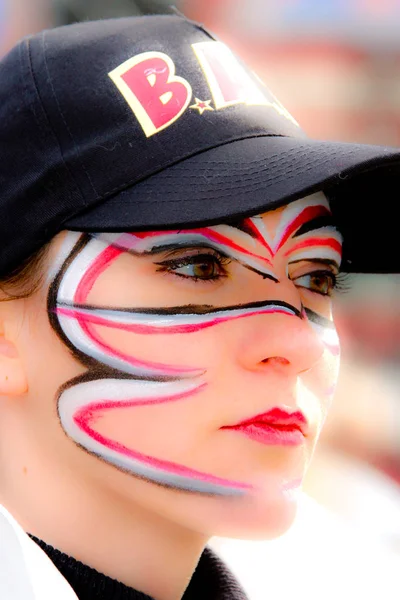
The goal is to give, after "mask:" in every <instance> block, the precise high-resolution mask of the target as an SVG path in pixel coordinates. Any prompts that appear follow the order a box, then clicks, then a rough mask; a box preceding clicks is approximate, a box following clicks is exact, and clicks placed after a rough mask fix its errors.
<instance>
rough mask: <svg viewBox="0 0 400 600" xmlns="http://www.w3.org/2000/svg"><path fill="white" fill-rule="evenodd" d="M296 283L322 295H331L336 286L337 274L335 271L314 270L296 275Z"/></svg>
mask: <svg viewBox="0 0 400 600" xmlns="http://www.w3.org/2000/svg"><path fill="white" fill-rule="evenodd" d="M293 281H294V283H295V284H296V285H297V286H298V287H301V288H305V289H307V290H310V291H311V292H315V293H317V294H321V295H322V296H331V295H332V294H333V291H334V289H335V287H336V281H337V276H336V275H335V273H333V271H329V270H326V271H313V272H312V273H307V274H305V275H301V276H300V277H296V278H294V279H293Z"/></svg>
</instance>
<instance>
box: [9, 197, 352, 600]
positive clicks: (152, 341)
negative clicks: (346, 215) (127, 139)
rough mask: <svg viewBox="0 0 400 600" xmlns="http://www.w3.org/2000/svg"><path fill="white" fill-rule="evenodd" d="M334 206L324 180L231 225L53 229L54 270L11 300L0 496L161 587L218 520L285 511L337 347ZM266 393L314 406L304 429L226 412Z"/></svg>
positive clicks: (243, 527)
mask: <svg viewBox="0 0 400 600" xmlns="http://www.w3.org/2000/svg"><path fill="white" fill-rule="evenodd" d="M328 225H329V209H328V203H327V201H326V199H325V197H324V196H323V195H322V194H315V195H313V196H310V197H308V198H306V199H302V200H301V201H297V202H295V203H292V204H291V205H289V207H284V208H281V209H278V210H275V211H271V212H268V213H265V214H264V215H262V216H261V217H257V218H256V219H253V220H252V221H247V222H246V223H243V222H242V223H240V224H232V225H231V226H229V227H228V226H226V225H224V226H217V227H212V228H206V229H204V228H203V229H201V230H200V229H198V230H180V232H168V233H166V234H160V233H157V232H153V233H152V234H151V235H149V234H145V235H139V234H138V235H137V236H135V235H133V236H131V235H125V236H123V237H122V238H121V236H120V235H118V236H113V235H110V234H102V235H100V236H98V237H97V236H95V237H94V238H92V237H89V238H87V237H85V236H80V234H72V233H63V234H60V235H59V236H57V238H55V240H54V241H53V243H52V245H51V248H50V252H49V256H48V258H47V263H46V267H45V268H46V269H47V277H46V282H45V284H44V285H43V286H41V288H40V289H39V290H38V291H37V292H35V293H34V294H33V295H31V296H30V297H29V298H27V299H24V300H12V301H7V302H2V303H0V315H1V322H2V341H1V343H0V393H1V395H2V405H1V406H2V408H1V410H2V418H1V419H0V440H1V441H0V477H1V482H2V483H1V493H0V499H1V501H2V503H3V504H4V505H5V506H6V507H7V508H8V509H9V510H10V511H11V512H12V514H13V515H14V516H15V517H16V518H17V519H18V521H19V522H20V523H21V524H22V526H23V527H24V528H25V530H27V531H29V532H30V533H32V534H34V535H37V536H38V537H40V538H41V539H44V540H45V541H46V542H47V543H50V544H52V545H54V546H55V547H57V548H59V549H61V550H62V551H64V552H66V553H68V554H70V555H72V556H74V557H75V558H77V559H78V560H81V561H82V562H84V563H86V564H89V565H90V566H92V567H94V568H96V569H97V570H99V571H101V572H103V573H105V574H107V575H109V576H111V577H113V578H116V579H118V580H120V581H123V582H124V583H126V584H127V585H130V586H132V587H135V588H136V589H139V590H141V591H143V592H145V593H147V594H149V595H151V596H153V597H154V598H156V599H157V600H170V599H171V600H172V599H176V598H179V597H181V596H182V594H183V591H184V589H185V587H186V585H187V581H188V580H189V578H190V575H191V573H192V572H193V570H194V568H195V565H196V562H197V560H198V558H199V556H200V554H201V551H202V549H203V548H204V545H205V544H206V542H207V540H208V539H209V538H210V537H211V536H212V535H220V536H228V537H229V536H230V537H244V538H248V539H252V538H273V537H275V536H277V535H280V534H281V533H283V532H284V531H285V530H287V528H288V527H289V526H290V524H291V522H292V521H293V518H294V516H295V512H296V496H297V494H296V492H295V490H296V489H297V488H298V487H299V485H300V483H301V479H302V477H303V475H304V472H305V470H306V469H307V466H308V464H309V462H310V459H311V456H312V453H313V450H314V447H315V443H316V441H317V438H318V435H319V432H320V430H321V427H322V424H323V421H324V418H325V415H326V413H327V410H328V407H329V404H330V402H331V398H332V392H333V389H334V385H335V382H336V378H337V372H338V365H339V352H338V342H337V338H336V334H335V332H334V329H333V327H332V310H331V309H332V306H331V305H332V297H331V291H332V288H333V287H334V286H333V281H334V279H335V275H336V273H337V271H338V266H339V265H338V263H339V262H340V243H341V239H340V235H339V234H338V233H337V231H336V230H335V229H334V228H333V227H331V226H328ZM138 240H139V241H138ZM157 240H158V241H157ZM139 242H140V243H139ZM77 244H78V245H77ZM157 244H160V245H161V246H164V249H158V250H155V248H157ZM187 244H189V246H188V247H187ZM128 246H130V247H129V249H128ZM165 246H168V248H165ZM128 250H129V251H128ZM71 252H72V254H71ZM219 252H223V254H224V257H223V258H221V255H220V254H219ZM68 257H69V258H68ZM66 259H67V262H65V261H66ZM96 261H97V262H96ZM171 261H172V262H171ZM93 265H95V266H93ZM193 275H197V278H196V277H193ZM194 306H195V307H196V310H194V308H193V307H194ZM171 307H172V308H171ZM227 308H228V309H229V310H227ZM164 313H166V314H164ZM112 322H113V323H114V325H112ZM115 323H117V325H115ZM138 323H139V325H140V327H138ZM148 390H150V392H149V391H148ZM274 407H279V408H283V409H286V410H288V411H289V412H293V411H301V412H302V413H303V415H304V417H305V418H306V420H307V434H306V435H305V436H303V437H302V439H301V443H298V444H296V445H283V444H278V443H275V444H266V443H261V442H260V441H255V440H254V439H250V438H249V437H247V436H245V435H243V434H242V433H241V432H238V431H235V430H232V429H227V428H226V427H227V426H231V425H233V424H235V423H238V422H240V421H243V420H244V419H248V418H250V417H252V416H254V415H257V414H260V413H264V412H266V411H268V410H270V409H272V408H274ZM292 488H293V489H292ZM154 573H156V574H157V576H156V577H154Z"/></svg>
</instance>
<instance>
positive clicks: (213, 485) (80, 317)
mask: <svg viewBox="0 0 400 600" xmlns="http://www.w3.org/2000/svg"><path fill="white" fill-rule="evenodd" d="M329 214H330V212H329V207H328V205H327V204H326V205H325V204H324V203H323V202H322V204H321V199H320V198H318V201H317V200H315V204H312V205H311V206H310V201H309V200H308V202H306V203H304V202H303V201H298V202H295V203H293V204H292V205H289V207H287V208H286V209H285V210H284V211H283V213H282V217H281V220H280V222H279V226H278V228H277V230H276V234H275V236H274V237H273V238H272V239H271V238H270V237H269V235H268V232H267V230H266V228H265V225H264V222H263V220H262V218H260V217H254V218H251V219H245V220H244V221H243V222H242V223H240V224H239V225H235V226H233V225H218V226H215V227H206V228H201V229H195V230H183V231H182V230H181V231H179V232H178V231H174V232H149V233H134V234H131V233H125V234H99V235H96V236H88V235H82V236H80V237H79V239H78V241H77V237H76V234H72V233H69V234H67V241H66V245H68V244H69V250H70V253H69V257H68V259H67V260H66V261H65V262H64V265H63V267H62V269H61V270H60V271H59V273H58V274H57V276H56V277H55V279H54V281H53V284H52V287H51V290H50V294H49V313H50V318H51V321H52V324H53V326H54V328H55V329H56V331H57V332H58V333H59V334H60V335H61V337H62V338H63V339H64V341H65V342H66V343H67V344H68V345H69V347H70V348H71V349H72V351H73V352H74V354H75V356H76V357H77V358H78V360H79V361H80V362H81V363H83V364H84V365H86V366H87V368H88V371H87V373H85V374H84V375H83V376H80V377H77V378H75V379H74V380H72V381H71V382H69V383H68V384H67V385H65V386H64V387H63V388H62V389H61V392H60V395H59V398H58V412H59V418H60V422H61V425H62V427H63V429H64V431H65V432H66V433H67V435H68V436H69V437H70V438H71V439H72V440H73V441H74V442H75V443H77V444H79V445H80V446H81V447H82V448H84V449H86V450H87V451H88V452H90V453H92V454H94V455H96V456H98V457H100V458H102V459H103V460H105V461H107V462H108V463H110V464H112V465H114V466H116V467H118V468H120V469H122V470H124V471H126V472H129V473H131V474H133V475H135V476H138V477H142V478H145V479H148V480H150V481H152V482H155V483H158V484H161V485H164V486H169V487H174V488H178V489H183V490H186V491H194V492H200V493H205V494H226V495H236V494H242V493H245V492H246V491H250V490H251V489H252V487H251V486H250V485H248V484H246V483H244V482H241V481H231V480H227V479H224V478H221V477H216V476H215V475H213V474H210V473H205V472H201V471H198V470H194V469H190V468H188V467H187V466H184V465H180V464H176V463H173V462H169V461H166V460H162V459H159V458H156V457H151V456H148V455H145V454H143V453H141V452H138V451H136V450H134V449H132V448H128V447H127V446H124V445H123V444H121V443H119V442H117V441H115V440H113V439H110V438H107V437H106V436H104V435H101V434H99V433H98V432H97V431H96V429H95V427H94V424H95V422H96V419H98V418H99V417H100V416H101V415H103V414H105V413H106V412H107V411H110V410H115V409H118V408H126V407H139V406H144V405H151V406H153V405H154V406H156V405H159V404H162V403H168V402H190V401H191V399H192V398H195V397H196V396H197V395H198V394H199V393H201V392H202V391H203V390H204V389H205V387H206V386H207V382H206V381H205V377H204V375H205V370H204V368H203V367H202V365H193V366H192V367H187V366H183V365H176V364H166V363H157V362H151V361H146V360H142V359H139V358H138V357H135V356H131V355H129V354H126V353H124V352H122V351H121V350H118V348H115V347H113V346H112V345H111V344H109V343H107V342H106V341H105V340H104V339H103V338H102V336H101V335H100V334H99V333H98V331H97V326H99V325H100V326H104V327H107V328H112V329H119V330H122V331H124V332H130V333H135V334H140V335H146V336H149V335H157V334H163V335H167V334H168V335H177V334H180V335H182V334H190V333H196V332H200V331H202V330H204V329H207V328H209V327H214V326H218V325H219V324H222V323H228V322H230V321H234V320H237V319H243V318H250V317H252V316H256V315H261V314H270V315H274V314H275V315H276V314H281V315H282V314H283V315H286V316H290V317H291V318H293V317H296V318H305V317H307V318H308V319H309V322H310V324H311V325H312V327H313V328H314V330H315V331H316V333H317V334H318V335H319V336H320V337H321V338H322V339H323V340H324V343H325V344H326V347H327V348H329V349H330V350H332V349H333V348H334V346H335V344H336V340H337V338H334V336H335V331H334V328H333V327H332V323H331V321H329V320H328V319H324V318H323V317H322V316H320V315H318V314H317V313H315V312H313V311H312V310H311V309H307V308H306V309H305V310H299V309H298V308H296V307H294V306H291V305H290V304H287V303H285V302H282V301H279V300H276V301H274V300H267V301H262V302H252V303H248V304H244V305H243V304H242V305H232V306H224V307H212V306H209V305H186V306H175V307H169V308H163V309H161V308H124V309H116V308H114V307H110V306H92V305H90V304H89V303H88V301H87V299H88V296H89V294H90V292H91V290H92V288H93V286H94V285H95V283H96V281H97V280H98V278H99V277H100V276H101V274H102V273H103V272H104V271H105V270H106V269H107V268H108V267H109V266H110V265H111V264H112V263H113V262H114V261H115V260H116V259H117V258H118V257H119V256H120V255H121V254H122V253H123V252H129V253H131V254H133V255H137V256H141V255H152V254H156V253H160V252H161V251H165V250H166V249H170V248H187V247H199V246H203V245H204V246H205V247H208V248H214V249H216V250H218V251H220V252H223V253H225V254H226V255H227V256H229V257H230V258H232V259H233V260H235V261H237V262H239V263H240V264H241V265H243V266H244V267H246V268H249V269H250V270H252V271H255V272H256V273H258V274H259V275H260V276H261V277H263V278H268V279H271V280H272V281H274V282H278V279H277V277H276V274H274V272H273V270H272V261H273V259H274V256H275V255H276V254H277V253H278V252H279V251H280V250H281V248H284V247H285V244H286V243H287V242H288V241H289V240H291V241H293V239H294V237H296V234H297V235H298V234H299V231H300V232H301V228H302V227H304V225H305V224H306V223H309V222H310V219H313V220H315V219H321V218H326V217H327V216H329ZM305 233H307V239H305V240H304V241H303V242H302V240H301V239H300V240H299V242H298V243H295V245H294V247H292V248H291V249H290V250H289V251H288V252H287V255H288V256H289V257H290V259H292V260H293V262H296V261H297V260H300V259H299V256H302V254H301V253H302V252H304V251H306V252H307V253H309V254H312V258H313V259H314V260H315V259H316V257H317V258H324V259H327V258H329V259H332V260H334V259H335V260H336V259H337V255H338V249H339V248H338V246H339V245H340V236H339V234H338V233H337V232H336V231H335V230H334V229H333V228H328V227H323V228H322V229H321V228H320V231H318V232H315V231H313V235H312V237H311V236H310V234H309V232H305ZM317 233H318V235H317ZM301 235H302V234H301V233H300V235H298V237H299V238H301ZM304 235H305V234H304ZM329 240H335V241H336V245H333V243H331V242H330V241H329ZM325 241H326V243H325ZM302 243H304V246H302V247H301V248H300V247H299V244H302ZM65 248H66V246H65V244H64V246H63V254H64V255H65ZM293 257H294V258H293ZM308 259H310V258H308Z"/></svg>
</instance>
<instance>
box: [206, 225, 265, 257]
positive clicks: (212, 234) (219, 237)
mask: <svg viewBox="0 0 400 600" xmlns="http://www.w3.org/2000/svg"><path fill="white" fill-rule="evenodd" d="M199 231H201V232H204V233H205V235H206V237H208V238H209V239H210V240H214V241H215V242H218V243H220V244H223V245H225V246H227V247H228V248H231V249H232V250H236V251H238V252H240V253H242V254H245V255H247V256H251V257H252V258H256V259H258V260H261V261H263V262H266V263H267V264H269V265H271V264H272V263H271V261H270V259H268V258H266V257H265V256H261V255H260V254H255V253H254V252H250V250H247V249H246V248H244V247H243V246H239V244H236V243H235V242H233V241H232V240H230V239H229V238H228V237H227V236H225V235H223V234H222V233H219V232H217V231H214V230H213V229H211V228H204V229H200V230H199Z"/></svg>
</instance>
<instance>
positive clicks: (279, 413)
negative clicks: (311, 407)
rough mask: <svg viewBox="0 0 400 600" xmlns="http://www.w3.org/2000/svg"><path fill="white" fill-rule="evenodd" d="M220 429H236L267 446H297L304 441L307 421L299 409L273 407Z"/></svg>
mask: <svg viewBox="0 0 400 600" xmlns="http://www.w3.org/2000/svg"><path fill="white" fill-rule="evenodd" d="M221 429H230V430H232V431H237V432H238V433H241V434H243V435H246V436H247V437H249V438H250V439H252V440H255V441H256V442H260V443H261V444H266V445H269V446H299V445H300V444H302V443H304V439H305V437H306V435H307V431H308V423H307V419H306V418H305V416H304V415H303V413H302V412H301V411H299V410H297V411H295V412H290V411H288V410H285V409H283V408H279V407H275V408H272V409H271V410H269V411H268V412H265V413H261V414H259V415H255V416H254V417H251V418H250V419H246V420H244V421H241V422H240V423H236V424H235V425H227V426H225V427H222V428H221Z"/></svg>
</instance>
